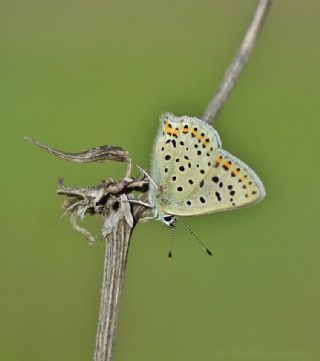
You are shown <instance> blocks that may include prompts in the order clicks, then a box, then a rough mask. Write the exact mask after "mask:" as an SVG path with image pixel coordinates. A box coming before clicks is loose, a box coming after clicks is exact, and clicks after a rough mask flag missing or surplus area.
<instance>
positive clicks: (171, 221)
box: [161, 214, 176, 227]
mask: <svg viewBox="0 0 320 361" xmlns="http://www.w3.org/2000/svg"><path fill="white" fill-rule="evenodd" d="M161 220H162V222H163V223H164V224H165V225H166V226H168V227H175V226H176V217H175V216H173V215H172V214H165V215H164V216H163V217H162V219H161Z"/></svg>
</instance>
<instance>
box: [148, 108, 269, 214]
mask: <svg viewBox="0 0 320 361" xmlns="http://www.w3.org/2000/svg"><path fill="white" fill-rule="evenodd" d="M162 122H163V126H162V127H161V133H159V134H158V137H157V141H156V144H155V152H154V158H153V167H152V178H153V179H154V180H155V182H156V184H158V191H156V190H152V191H151V192H150V195H151V201H152V202H153V204H154V205H155V207H156V208H157V209H159V211H160V212H162V213H169V214H173V215H185V216H187V215H199V214H204V213H213V212H218V211H224V210H230V209H234V208H239V207H244V206H248V205H250V204H254V203H256V202H258V201H259V200H261V199H262V198H263V197H264V196H265V190H264V187H263V184H262V182H261V181H260V179H259V177H258V176H257V175H256V174H255V172H254V171H253V170H252V169H251V168H249V167H248V166H247V165H246V164H245V163H243V162H242V161H240V160H239V159H237V158H236V157H234V156H233V155H231V154H230V153H228V152H226V151H225V150H223V149H221V141H220V138H219V135H218V133H217V132H216V131H215V130H214V129H213V128H212V127H211V126H209V125H208V124H206V123H204V122H203V121H202V120H200V119H197V118H189V117H181V118H177V117H174V116H173V115H171V114H169V115H168V114H166V115H165V116H164V118H163V119H162Z"/></svg>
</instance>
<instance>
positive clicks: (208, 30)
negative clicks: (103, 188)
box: [0, 0, 320, 361]
mask: <svg viewBox="0 0 320 361" xmlns="http://www.w3.org/2000/svg"><path fill="white" fill-rule="evenodd" d="M254 6H255V1H254V0H241V1H239V0H223V1H222V0H215V1H212V0H210V1H209V0H206V1H197V2H195V1H191V0H188V1H186V0H171V1H150V0H149V1H147V0H138V1H118V2H116V1H98V0H94V1H90V2H89V1H83V0H80V1H74V0H71V1H60V0H56V1H40V0H38V1H37V0H28V1H17V0H10V1H5V0H4V1H2V2H1V4H0V51H1V56H0V79H1V80H0V116H1V118H0V119H1V143H0V144H1V152H0V154H1V155H0V156H1V158H2V159H1V177H0V184H1V203H0V210H1V217H0V224H1V242H0V359H1V360H6V361H16V360H19V361H29V360H33V361H40V360H46V361H51V360H52V361H53V360H68V361H73V360H74V361H75V360H77V361H82V360H83V361H85V360H90V359H91V358H92V352H93V347H94V342H95V331H96V322H97V316H98V307H99V290H100V284H101V276H102V275H101V273H102V267H103V256H104V247H103V244H102V243H101V242H99V244H97V245H96V246H88V244H87V243H86V241H85V240H84V239H82V238H81V236H79V235H78V234H76V233H75V232H73V231H72V229H71V227H70V224H69V221H68V218H66V217H65V218H61V217H60V216H61V209H60V205H61V203H62V201H63V198H61V197H58V196H57V195H56V194H55V190H56V181H57V179H58V178H59V177H63V178H64V179H65V183H66V184H67V185H87V184H95V183H97V182H99V181H100V180H101V179H103V178H106V177H108V176H112V177H114V178H119V177H122V175H123V172H124V168H125V167H124V166H123V165H122V164H120V165H119V164H112V163H104V164H88V165H77V164H70V163H67V162H64V161H62V160H59V159H56V158H54V157H53V156H51V155H49V154H47V153H45V152H43V151H41V150H40V149H37V148H36V147H34V146H33V145H31V144H28V143H26V142H24V141H23V140H22V137H23V136H25V135H27V136H31V137H33V138H35V139H38V140H40V141H42V142H44V143H47V144H50V145H52V146H55V147H57V148H60V149H63V150H67V151H80V150H82V149H85V148H88V147H92V146H97V145H102V144H114V145H119V146H122V147H124V148H126V149H127V150H128V151H129V152H130V155H131V157H132V159H133V160H134V162H135V163H136V164H140V165H142V166H143V167H145V168H148V167H149V164H150V151H151V147H152V143H153V139H154V136H155V133H156V129H157V126H158V117H159V114H160V113H162V112H164V111H171V112H173V113H175V114H177V115H184V114H186V115H190V116H201V114H202V113H203V110H204V108H205V107H206V105H207V103H208V101H209V99H210V98H211V96H212V95H213V93H214V91H215V90H216V88H217V86H218V84H219V82H220V80H221V78H222V75H223V73H224V70H225V68H226V66H227V65H228V64H229V62H230V60H231V59H232V56H233V55H234V53H235V51H236V49H237V47H238V45H239V42H240V40H241V38H242V34H243V32H244V29H245V28H246V25H247V24H248V21H249V19H250V17H251V14H252V12H253V8H254ZM319 12H320V3H319V2H318V1H316V0H307V1H304V2H302V1H295V0H283V1H274V4H273V7H272V9H271V12H270V15H269V18H268V20H267V23H266V25H265V27H264V29H263V32H262V34H261V37H260V39H259V42H258V44H257V46H256V48H255V50H254V53H253V55H252V57H251V59H250V62H249V64H248V66H247V68H246V70H245V72H244V73H243V75H242V76H241V79H240V80H239V82H238V84H237V87H236V89H235V90H234V92H233V93H232V96H231V97H230V99H229V101H228V102H227V104H226V105H225V107H224V109H223V111H222V113H221V114H220V116H219V118H218V120H217V122H216V125H215V126H216V128H217V130H218V131H219V132H220V135H221V137H222V140H223V144H224V147H225V148H226V149H227V150H229V151H230V152H232V153H234V154H235V155H237V156H238V157H239V158H241V159H243V160H244V161H245V162H247V163H248V164H249V165H250V166H252V167H253V168H254V169H255V170H256V171H257V172H258V174H259V175H260V176H261V178H262V180H263V181H264V183H265V186H266V189H267V197H266V199H265V200H264V201H263V202H262V203H260V204H259V205H257V206H255V207H251V208H247V209H243V210H238V211H234V212H229V213H228V212H227V213H221V214H214V215H206V216H202V217H193V218H190V219H188V222H189V223H190V225H191V227H192V228H193V230H194V231H195V232H196V233H197V234H198V235H199V236H200V237H201V239H203V240H204V241H205V242H206V243H207V245H208V246H209V247H210V248H211V249H212V250H213V251H214V253H215V255H214V257H212V258H210V257H207V256H206V255H205V254H203V252H202V251H201V249H199V247H198V245H197V244H196V242H194V240H193V239H192V237H191V236H190V235H189V234H188V233H187V232H186V230H184V229H183V227H179V228H178V230H177V237H176V241H175V245H174V259H173V261H172V262H168V260H167V250H168V241H169V237H170V231H169V230H168V229H166V228H165V227H164V226H163V225H162V224H160V223H159V222H148V223H147V224H144V225H139V226H138V227H137V228H136V230H135V232H134V235H133V238H132V243H131V248H130V254H129V262H128V267H127V273H126V279H125V288H124V292H123V297H122V305H121V313H120V320H119V327H118V339H117V344H116V352H115V360H121V361H127V360H128V361H129V360H130V361H136V360H139V361H142V360H153V361H160V360H167V361H171V360H184V361H193V360H200V361H202V360H204V361H205V360H218V361H229V360H230V361H233V360H237V361H238V360H239V361H242V360H243V361H247V360H261V361H265V360H266V361H267V360H281V361H284V360H298V361H301V360H303V361H315V360H319V357H320V352H319V346H318V343H319V342H318V339H319V332H320V323H319V321H320V320H319V318H320V317H319V302H320V292H319V268H320V267H319V251H320V247H319V225H318V222H319V196H318V188H319V176H320V167H319V160H318V154H317V153H318V152H319V132H320V121H319V83H320V71H319V63H320V46H319V31H320V26H319ZM85 224H86V226H87V227H88V228H90V229H91V230H92V232H93V233H94V234H95V235H99V227H100V220H99V219H92V218H91V219H87V220H86V221H85Z"/></svg>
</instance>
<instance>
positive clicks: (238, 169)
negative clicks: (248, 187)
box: [237, 168, 247, 178]
mask: <svg viewBox="0 0 320 361" xmlns="http://www.w3.org/2000/svg"><path fill="white" fill-rule="evenodd" d="M240 170H241V169H240V168H237V171H238V172H240ZM245 178H247V177H245Z"/></svg>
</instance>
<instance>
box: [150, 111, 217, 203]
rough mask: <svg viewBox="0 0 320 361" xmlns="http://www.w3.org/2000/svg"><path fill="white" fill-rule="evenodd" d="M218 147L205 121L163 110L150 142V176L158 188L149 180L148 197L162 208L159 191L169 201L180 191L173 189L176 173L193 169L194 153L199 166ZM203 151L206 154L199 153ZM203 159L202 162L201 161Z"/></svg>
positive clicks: (180, 174) (213, 133) (215, 133)
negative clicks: (153, 138)
mask: <svg viewBox="0 0 320 361" xmlns="http://www.w3.org/2000/svg"><path fill="white" fill-rule="evenodd" d="M220 147H221V140H220V137H219V135H218V133H217V132H216V131H215V130H214V129H213V128H211V127H210V126H209V125H208V124H207V123H205V122H203V121H202V120H200V119H197V118H191V117H187V116H182V117H176V116H174V115H173V114H170V113H166V114H164V115H163V116H162V117H161V118H160V128H159V131H158V134H157V137H156V142H155V145H154V151H153V157H152V163H151V177H152V179H153V180H154V182H155V183H156V184H157V185H158V190H156V189H155V187H154V186H153V185H152V184H151V185H150V192H149V199H150V202H151V203H152V204H154V206H155V207H156V208H162V206H161V199H160V198H162V197H161V195H162V196H166V197H168V198H169V199H172V201H175V200H176V198H179V196H181V194H179V193H178V194H177V192H180V188H179V190H177V186H176V184H177V183H176V181H177V179H178V177H179V178H180V179H182V177H183V176H184V177H186V179H189V178H188V176H189V175H191V173H192V172H194V167H195V165H194V164H193V163H194V162H195V160H194V159H191V158H192V157H194V154H197V160H199V161H200V164H201V166H200V164H199V170H200V168H201V169H202V168H204V166H205V162H208V161H209V158H210V157H212V156H213V152H214V151H215V150H216V149H218V148H220ZM200 155H204V156H205V157H206V158H203V159H202V160H201V158H202V157H200ZM202 163H203V164H202Z"/></svg>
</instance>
